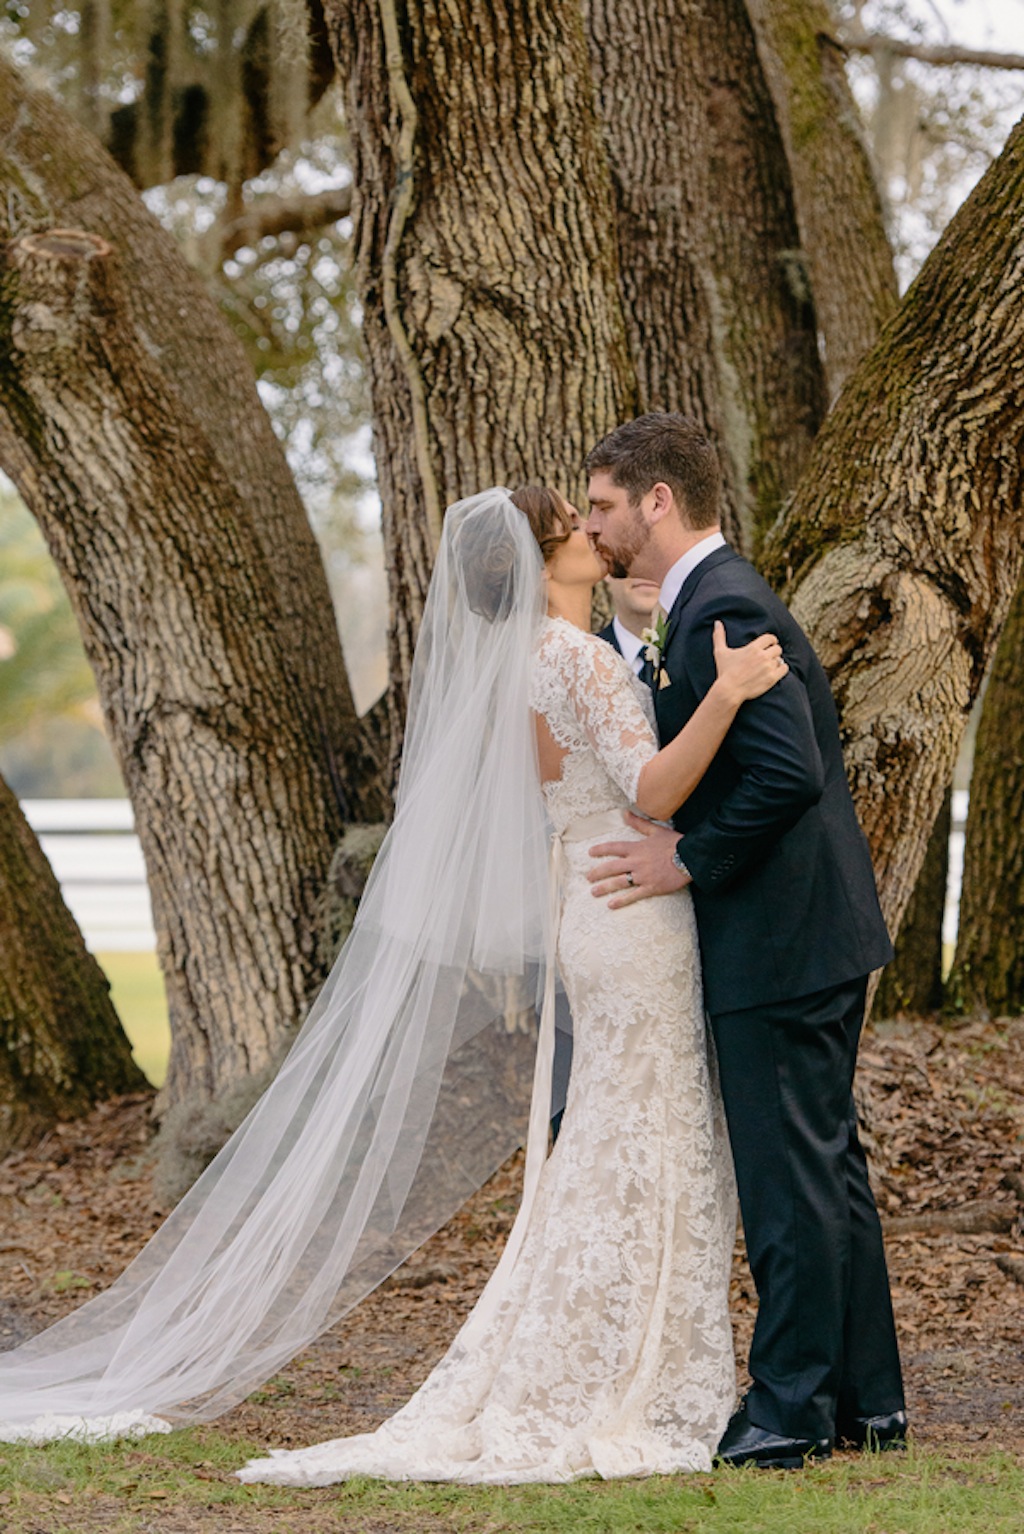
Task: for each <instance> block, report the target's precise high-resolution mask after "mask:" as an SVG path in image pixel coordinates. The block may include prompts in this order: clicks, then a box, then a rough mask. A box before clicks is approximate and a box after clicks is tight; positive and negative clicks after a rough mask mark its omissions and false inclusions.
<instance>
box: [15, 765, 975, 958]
mask: <svg viewBox="0 0 1024 1534" xmlns="http://www.w3.org/2000/svg"><path fill="white" fill-rule="evenodd" d="M22 809H23V810H24V811H25V814H26V816H27V817H28V821H29V824H30V825H31V826H32V828H33V830H34V831H35V832H36V834H37V835H38V837H39V839H40V841H41V842H42V845H43V851H44V852H45V853H46V856H47V857H48V858H49V860H50V863H51V865H52V867H53V871H54V873H55V874H56V875H57V878H58V879H59V880H60V886H61V889H62V891H63V894H64V899H65V900H66V901H67V903H68V905H69V906H70V908H71V910H72V911H73V913H74V916H75V920H76V921H77V922H78V925H79V926H80V927H81V929H82V932H83V933H84V935H85V941H86V943H87V944H88V945H89V947H90V949H92V951H93V952H94V953H102V952H111V953H123V952H126V951H129V950H135V951H139V950H143V951H148V950H150V949H153V948H155V947H156V935H155V933H154V931H153V917H152V913H151V911H150V906H149V891H148V889H147V887H146V869H145V865H144V864H143V861H142V853H141V851H140V850H139V841H138V837H137V836H136V835H135V832H134V828H133V821H132V807H131V805H130V804H129V802H128V800H127V799H26V800H23V801H22ZM966 820H967V791H966V789H958V790H957V791H956V792H955V793H954V795H953V834H952V836H951V837H950V842H949V883H948V885H947V890H946V912H945V917H944V920H943V924H942V938H943V942H945V943H954V942H955V941H956V922H957V907H958V905H959V902H960V881H961V878H962V875H963V866H964V825H965V823H966Z"/></svg>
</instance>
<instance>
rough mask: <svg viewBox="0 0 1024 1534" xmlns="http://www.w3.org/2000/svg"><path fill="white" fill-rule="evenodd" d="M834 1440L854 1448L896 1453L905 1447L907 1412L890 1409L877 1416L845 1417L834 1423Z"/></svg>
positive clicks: (881, 1452)
mask: <svg viewBox="0 0 1024 1534" xmlns="http://www.w3.org/2000/svg"><path fill="white" fill-rule="evenodd" d="M836 1441H837V1442H838V1443H842V1444H848V1445H849V1446H850V1447H851V1448H854V1449H874V1450H875V1451H876V1452H877V1453H879V1454H892V1453H897V1454H898V1453H899V1452H900V1450H901V1449H905V1448H906V1447H907V1414H906V1412H905V1411H890V1412H882V1413H880V1414H879V1415H878V1416H877V1417H846V1418H844V1419H842V1420H841V1421H840V1422H837V1423H836Z"/></svg>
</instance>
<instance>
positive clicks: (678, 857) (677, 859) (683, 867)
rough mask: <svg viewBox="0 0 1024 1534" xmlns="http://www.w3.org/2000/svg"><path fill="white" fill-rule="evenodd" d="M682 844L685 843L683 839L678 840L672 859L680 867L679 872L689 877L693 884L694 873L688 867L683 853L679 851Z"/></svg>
mask: <svg viewBox="0 0 1024 1534" xmlns="http://www.w3.org/2000/svg"><path fill="white" fill-rule="evenodd" d="M682 845H683V843H682V840H681V839H680V840H679V841H678V842H676V850H675V851H674V852H673V854H672V861H673V863H674V864H675V866H676V867H677V868H678V870H679V872H680V873H681V874H683V875H684V876H685V877H686V878H687V879H689V881H690V883H691V884H692V883H693V874H692V873H691V872H690V870H689V869H688V868H687V866H686V864H685V863H684V862H683V859H682V855H681V853H680V851H679V849H680V847H681V846H682Z"/></svg>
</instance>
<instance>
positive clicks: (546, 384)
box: [325, 0, 636, 735]
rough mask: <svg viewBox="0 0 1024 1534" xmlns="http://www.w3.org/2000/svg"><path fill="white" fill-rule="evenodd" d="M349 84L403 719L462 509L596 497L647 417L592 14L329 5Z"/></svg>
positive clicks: (526, 8) (563, 8)
mask: <svg viewBox="0 0 1024 1534" xmlns="http://www.w3.org/2000/svg"><path fill="white" fill-rule="evenodd" d="M325 10H326V14H327V20H328V24H329V26H330V28H331V32H332V37H333V40H334V44H335V48H336V52H337V56H338V61H339V69H340V74H341V77H342V79H343V80H344V82H345V89H346V102H347V109H346V120H347V123H348V128H349V132H350V134H351V139H352V148H353V175H354V180H355V193H356V195H355V260H356V272H357V282H358V288H359V293H360V297H361V300H362V303H363V307H364V315H365V319H364V335H365V339H366V345H367V352H368V355H369V367H370V380H371V388H372V397H373V408H374V447H375V452H376V458H377V472H378V480H379V485H380V492H381V499H382V502H383V520H384V539H385V553H386V559H387V565H388V579H389V587H390V591H391V603H392V613H391V633H390V661H391V680H392V690H391V708H392V721H393V724H394V726H395V729H396V735H397V731H398V729H399V727H400V722H401V719H402V717H403V716H404V711H405V700H406V688H407V685H408V677H409V670H410V665H411V659H412V649H413V644H414V640H415V635H416V630H417V627H418V624H419V619H420V615H421V612H422V604H423V598H424V594H425V592H426V587H427V581H428V579H429V575H430V569H431V564H432V559H433V550H434V545H435V543H436V539H437V537H438V534H439V529H440V517H441V513H442V510H443V508H444V506H445V505H446V504H448V503H451V502H452V501H454V500H457V499H458V498H460V497H462V496H466V495H470V494H472V493H473V492H474V491H476V490H480V489H483V488H484V487H485V486H487V485H491V484H496V483H497V484H503V483H504V484H509V485H511V486H514V485H516V484H518V483H521V482H523V481H547V482H550V483H552V484H553V485H555V486H556V487H557V488H559V489H560V490H562V491H564V492H565V493H566V494H569V495H572V496H575V495H576V494H577V493H578V491H579V490H580V489H581V488H582V485H581V476H580V464H581V461H582V459H583V457H584V455H585V453H586V452H587V450H588V449H589V448H590V447H591V445H592V444H593V442H594V441H595V440H596V439H597V438H598V437H600V436H601V435H602V434H603V433H604V432H606V431H607V430H609V429H610V428H611V426H613V425H614V424H615V423H616V422H617V421H618V420H620V419H622V418H623V417H625V416H627V415H629V414H631V413H632V412H633V410H634V406H635V399H636V396H635V384H634V378H633V370H632V366H631V363H630V360H629V353H628V347H627V343H626V335H625V327H624V324H623V319H622V311H621V304H620V298H619V290H618V274H617V270H616V254H615V241H614V236H613V234H612V232H611V231H612V229H613V216H614V215H613V210H612V198H611V186H610V181H609V177H608V171H607V163H606V159H605V154H604V148H603V144H602V141H601V134H600V129H599V126H598V123H597V120H596V116H595V112H594V106H593V85H592V81H591V78H590V73H589V66H588V61H587V53H586V43H585V39H584V35H583V26H582V17H581V14H580V10H579V7H578V5H576V4H575V3H573V0H554V3H552V0H511V3H509V4H507V5H501V6H497V7H491V6H489V5H486V4H485V3H483V0H451V3H448V4H444V5H441V4H439V3H437V0H382V3H380V4H379V5H378V4H375V3H371V0H328V4H327V5H326V7H325Z"/></svg>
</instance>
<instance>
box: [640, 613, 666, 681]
mask: <svg viewBox="0 0 1024 1534" xmlns="http://www.w3.org/2000/svg"><path fill="white" fill-rule="evenodd" d="M640 638H641V639H642V640H643V642H644V660H646V661H649V662H650V664H651V666H653V668H654V675H655V676H656V677H657V679H658V686H659V688H660V687H667V686H668V685H669V681H670V677H669V674H668V672H667V671H665V670H664V669H663V668H662V663H661V658H662V655H663V654H664V651H665V641H666V639H667V638H668V618H667V616H666V615H665V613H663V612H662V611H661V609H660V608H659V609H658V615H657V617H656V618H655V620H654V622H653V623H652V624H651V626H650V628H646V629H641V631H640Z"/></svg>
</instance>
